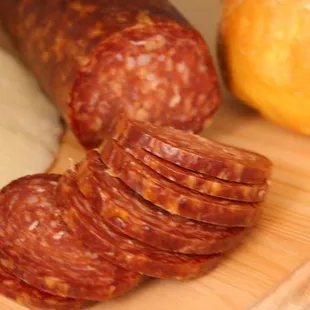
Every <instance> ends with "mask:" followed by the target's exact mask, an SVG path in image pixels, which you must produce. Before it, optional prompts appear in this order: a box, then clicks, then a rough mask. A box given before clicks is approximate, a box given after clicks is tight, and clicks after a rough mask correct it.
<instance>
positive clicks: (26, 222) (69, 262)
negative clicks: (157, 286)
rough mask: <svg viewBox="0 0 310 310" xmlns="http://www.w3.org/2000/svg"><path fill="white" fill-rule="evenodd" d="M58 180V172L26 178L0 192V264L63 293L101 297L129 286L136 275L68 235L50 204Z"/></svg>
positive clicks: (50, 290) (53, 202) (39, 285)
mask: <svg viewBox="0 0 310 310" xmlns="http://www.w3.org/2000/svg"><path fill="white" fill-rule="evenodd" d="M58 181H59V176H58V175H34V176H27V177H24V178H21V179H19V180H16V181H14V182H12V183H10V184H9V185H8V186H6V187H5V188H4V189H3V190H2V192H1V196H0V217H1V220H0V222H1V260H0V262H1V265H2V266H4V267H5V268H6V269H7V270H9V271H10V272H11V273H12V274H13V275H15V276H17V277H18V278H20V279H21V280H23V281H25V282H27V283H28V284H30V285H32V286H34V287H36V288H38V289H40V290H43V291H46V292H48V293H51V294H54V295H59V296H63V297H73V298H81V299H90V300H105V299H107V298H111V297H113V296H117V295H119V294H121V293H125V292H127V291H128V290H130V289H132V288H133V287H135V286H136V285H137V284H138V283H139V282H140V280H141V276H140V275H138V274H137V273H134V272H131V271H127V270H125V269H122V268H119V267H117V266H116V265H113V264H111V263H110V262H108V261H106V260H103V259H102V258H100V257H99V255H98V254H97V253H96V252H94V251H92V250H90V249H89V248H87V247H86V246H85V245H84V244H83V243H82V242H81V241H80V240H78V239H77V238H76V237H74V236H73V235H71V234H70V231H69V229H68V227H67V226H66V225H65V223H64V222H63V221H62V218H61V211H60V209H59V208H57V205H56V197H55V194H56V187H57V185H58Z"/></svg>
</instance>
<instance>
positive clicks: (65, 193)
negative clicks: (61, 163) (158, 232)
mask: <svg viewBox="0 0 310 310" xmlns="http://www.w3.org/2000/svg"><path fill="white" fill-rule="evenodd" d="M67 173H70V171H69V172H67ZM71 173H74V172H71ZM67 177H68V174H67V175H66V176H65V177H64V178H63V179H65V178H67ZM73 178H75V176H73ZM72 185H73V184H72V183H71V184H70V182H67V181H64V180H63V181H62V182H61V183H60V186H59V191H58V199H59V204H60V205H61V206H62V207H63V209H64V210H66V212H64V213H63V217H64V220H65V222H66V223H67V224H68V226H69V227H70V228H71V229H72V231H73V232H75V234H76V236H78V237H79V238H81V240H83V242H84V243H85V244H87V245H88V246H89V247H90V248H92V249H93V250H94V251H96V252H97V253H99V254H100V255H101V256H102V257H104V258H106V259H107V260H110V261H111V262H113V263H115V264H118V265H119V266H121V267H123V268H126V269H129V270H133V271H135V272H139V273H142V274H145V275H148V276H151V277H155V278H178V279H187V278H194V277H198V276H200V275H203V274H205V273H206V272H207V271H209V270H211V269H212V268H214V267H215V266H216V265H217V263H218V262H219V261H220V258H221V256H220V255H185V254H178V253H171V252H168V251H163V250H159V249H156V248H153V247H150V246H149V245H147V244H143V243H141V242H139V241H137V240H135V239H132V238H130V237H127V236H126V235H124V234H121V233H118V232H117V231H116V230H114V229H113V228H112V227H111V226H110V225H108V224H107V222H105V220H104V218H103V217H101V216H100V215H98V214H97V216H96V213H95V211H94V209H93V207H92V204H90V203H89V202H88V200H87V199H86V198H85V197H84V196H83V195H82V193H81V192H80V191H79V189H78V187H77V185H76V183H75V185H74V186H72ZM108 199H110V197H107V200H108Z"/></svg>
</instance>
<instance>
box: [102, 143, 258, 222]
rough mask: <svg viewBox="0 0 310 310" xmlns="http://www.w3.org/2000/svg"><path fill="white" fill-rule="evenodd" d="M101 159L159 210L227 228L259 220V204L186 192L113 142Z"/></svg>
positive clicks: (105, 145)
mask: <svg viewBox="0 0 310 310" xmlns="http://www.w3.org/2000/svg"><path fill="white" fill-rule="evenodd" d="M101 157H102V160H103V162H104V163H105V164H106V165H107V166H108V167H109V168H110V170H109V171H108V173H110V174H111V175H113V176H117V177H119V178H120V179H121V180H122V181H123V182H124V183H126V184H127V185H128V186H129V187H130V188H131V189H133V190H134V191H135V192H137V193H138V194H140V195H141V196H142V197H143V198H145V199H146V200H149V201H151V202H152V203H154V204H155V205H157V206H158V207H160V208H163V209H164V210H166V211H169V212H170V213H172V214H177V215H180V216H183V217H186V218H190V219H194V220H197V221H201V222H206V223H210V224H215V225H219V226H228V227H236V226H240V227H251V226H253V225H255V224H256V223H257V221H258V219H259V217H260V214H261V208H260V205H259V204H258V203H246V202H238V201H230V200H225V199H221V198H217V197H212V196H207V195H202V194H199V193H197V192H194V191H192V190H188V189H187V188H184V187H182V186H180V185H178V184H176V183H174V182H171V181H169V180H167V179H164V178H163V177H162V176H161V175H159V174H158V173H156V172H155V171H153V170H152V169H150V168H149V167H147V166H146V165H144V164H143V163H141V162H139V161H138V160H136V159H135V158H134V157H133V156H132V155H130V154H129V153H127V152H125V150H124V149H122V148H121V147H120V146H118V145H117V143H116V142H115V141H113V140H107V141H106V143H104V144H103V145H102V150H101Z"/></svg>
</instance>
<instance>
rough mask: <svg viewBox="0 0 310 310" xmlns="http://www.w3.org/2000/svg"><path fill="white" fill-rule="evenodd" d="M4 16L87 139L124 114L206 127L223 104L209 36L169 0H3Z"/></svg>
mask: <svg viewBox="0 0 310 310" xmlns="http://www.w3.org/2000/svg"><path fill="white" fill-rule="evenodd" d="M0 5H1V6H2V7H0V9H1V10H0V17H1V18H2V19H3V23H4V26H5V27H6V29H7V30H8V31H9V33H10V35H11V36H12V38H13V39H14V41H15V42H16V44H17V46H18V48H19V50H20V51H21V54H22V55H23V57H24V59H25V60H26V61H27V63H28V64H29V66H30V67H31V68H32V70H33V72H34V73H35V74H36V76H37V77H38V79H39V81H40V82H41V85H42V86H43V88H44V90H45V91H46V92H47V94H49V96H50V98H51V99H52V101H53V102H54V103H55V104H56V105H57V106H58V107H59V109H60V110H61V111H62V113H63V115H64V116H65V118H66V120H67V121H68V122H69V124H70V125H71V127H72V129H73V131H74V133H75V134H76V136H77V137H78V139H79V140H80V142H81V143H82V144H83V145H84V146H86V147H96V146H98V145H99V144H100V142H101V141H102V139H103V137H104V135H105V133H106V131H107V130H108V128H109V124H110V122H111V120H112V119H114V118H115V117H116V116H117V115H119V113H121V112H124V113H125V114H126V115H127V116H128V117H130V118H132V119H137V120H140V121H150V122H152V123H154V124H157V125H169V126H173V127H176V128H181V129H183V130H188V131H193V132H199V131H201V129H202V128H203V126H204V124H205V122H206V121H208V120H209V119H210V118H211V116H212V115H213V114H214V113H215V111H216V110H217V108H218V106H219V104H220V91H219V83H218V76H217V73H216V69H215V66H214V63H213V61H212V58H211V55H210V52H209V50H208V47H207V45H206V43H205V41H204V40H203V38H202V36H201V34H200V33H199V32H198V31H197V30H195V29H194V28H193V27H192V26H191V25H190V24H189V23H188V22H187V21H186V19H185V18H184V17H183V16H182V15H181V14H180V13H179V12H178V11H177V10H176V9H175V8H174V7H173V6H172V5H171V4H170V3H169V2H168V0H131V1H127V0H114V1H108V0H72V1H67V0H53V1H48V0H15V1H11V0H2V4H0Z"/></svg>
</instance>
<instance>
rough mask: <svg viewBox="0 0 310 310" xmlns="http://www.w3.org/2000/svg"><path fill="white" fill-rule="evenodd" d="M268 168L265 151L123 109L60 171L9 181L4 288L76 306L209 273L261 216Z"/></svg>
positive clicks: (27, 298) (4, 203) (3, 203)
mask: <svg viewBox="0 0 310 310" xmlns="http://www.w3.org/2000/svg"><path fill="white" fill-rule="evenodd" d="M271 168H272V164H271V162H270V161H269V160H268V159H267V158H265V157H263V156H261V155H259V154H255V153H252V152H248V151H245V150H242V149H237V148H234V147H230V146H227V145H223V144H219V143H216V142H213V141H210V140H207V139H205V138H202V137H200V136H197V135H193V134H190V133H186V132H182V131H179V130H176V129H172V128H163V127H156V126H154V125H151V124H145V123H144V124H142V123H139V122H134V121H129V120H128V119H126V118H125V117H120V118H119V120H118V122H117V123H116V125H115V126H114V130H113V131H112V133H111V136H110V139H108V140H106V141H104V143H103V144H102V145H101V147H100V148H99V149H96V150H91V151H89V152H88V153H87V156H86V158H85V159H84V160H83V161H82V162H81V163H79V164H78V165H76V167H74V169H69V170H68V171H67V172H66V173H65V174H64V175H63V176H60V175H52V174H40V175H32V176H26V177H24V178H21V179H18V180H16V181H14V182H12V183H10V184H9V185H7V186H6V187H5V188H4V189H2V191H1V196H0V207H1V212H0V216H1V219H0V234H1V235H0V237H1V238H0V258H1V260H0V262H1V266H2V267H1V269H0V274H1V276H0V277H1V283H0V292H1V293H3V294H4V295H6V296H9V297H11V298H14V299H16V300H17V301H18V302H20V303H23V304H25V305H26V306H29V307H34V308H37V309H54V310H55V309H57V310H59V309H77V308H79V307H80V306H81V305H82V304H83V302H84V300H95V301H102V300H106V299H110V298H112V297H115V296H118V295H120V294H124V293H126V292H128V291H129V290H131V289H133V288H135V287H136V286H137V285H139V284H140V283H141V282H143V280H144V279H145V278H146V277H145V276H148V277H154V278H175V279H189V278H194V277H198V276H201V275H204V274H206V273H207V272H208V271H210V270H211V269H213V268H214V267H215V266H216V265H217V264H218V263H219V262H220V261H221V259H222V258H223V257H224V255H225V253H227V252H229V251H230V250H232V249H233V248H235V247H236V246H237V245H238V244H240V243H241V242H242V240H243V239H244V238H245V236H246V234H247V232H248V231H249V230H250V229H251V228H252V227H253V226H254V225H255V224H256V223H257V221H258V219H259V217H260V214H261V202H263V200H264V198H265V196H266V193H267V188H268V180H269V178H270V173H271Z"/></svg>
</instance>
